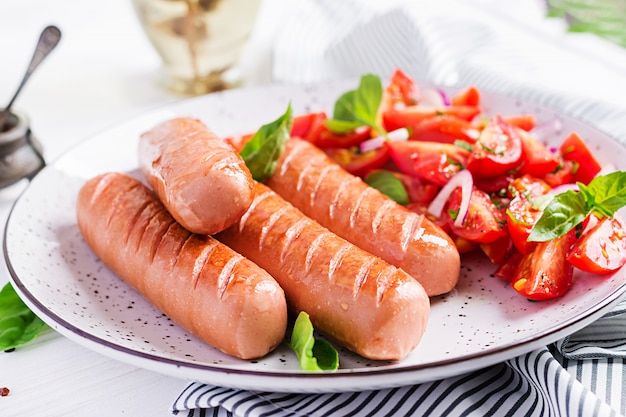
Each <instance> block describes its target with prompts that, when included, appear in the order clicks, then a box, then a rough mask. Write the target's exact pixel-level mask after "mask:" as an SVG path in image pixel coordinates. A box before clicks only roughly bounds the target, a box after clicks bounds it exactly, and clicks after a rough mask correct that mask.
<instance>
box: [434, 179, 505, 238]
mask: <svg viewBox="0 0 626 417" xmlns="http://www.w3.org/2000/svg"><path fill="white" fill-rule="evenodd" d="M460 205H461V189H460V188H457V189H456V190H455V191H453V192H452V194H451V195H450V199H449V200H448V204H447V205H446V209H445V210H444V212H443V215H442V217H443V216H445V217H446V218H447V221H448V225H449V226H450V230H451V231H452V233H454V234H455V235H456V236H459V237H462V238H464V239H467V240H469V241H472V242H475V243H490V242H494V241H496V240H498V239H500V238H503V237H505V236H506V235H507V230H506V215H505V214H504V213H503V212H502V211H501V210H499V209H498V208H497V207H496V206H495V205H494V204H493V203H492V202H491V199H490V198H489V195H488V194H487V193H485V192H484V191H481V190H479V189H478V188H476V187H474V188H473V190H472V196H471V198H470V205H469V209H468V211H467V216H466V217H465V221H464V223H463V225H462V226H460V227H457V226H456V225H455V224H454V219H453V218H452V217H451V213H458V211H459V207H460Z"/></svg>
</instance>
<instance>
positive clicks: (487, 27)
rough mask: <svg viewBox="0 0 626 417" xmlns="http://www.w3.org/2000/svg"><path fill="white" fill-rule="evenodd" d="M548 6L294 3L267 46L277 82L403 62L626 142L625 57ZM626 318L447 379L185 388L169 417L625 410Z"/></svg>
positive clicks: (486, 1)
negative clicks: (367, 385)
mask: <svg viewBox="0 0 626 417" xmlns="http://www.w3.org/2000/svg"><path fill="white" fill-rule="evenodd" d="M276 1H279V0H276ZM381 3H382V4H381ZM542 4H543V3H540V2H536V3H533V2H519V1H515V0H471V1H461V0H442V1H438V2H432V1H425V0H411V1H402V0H398V1H393V0H389V1H386V2H375V1H373V0H343V1H336V0H300V1H298V2H289V4H288V5H285V8H286V9H285V11H284V12H283V16H282V18H281V19H280V21H281V22H282V23H281V25H279V27H278V29H277V32H276V35H275V39H274V43H273V47H272V48H273V69H272V71H273V78H274V80H275V81H276V82H317V81H324V80H331V79H337V78H346V77H358V76H360V75H362V74H364V73H367V72H372V73H376V74H378V75H380V76H381V78H383V79H385V78H386V77H389V76H390V75H391V74H392V72H393V71H394V70H395V69H396V68H402V69H403V70H405V71H406V72H407V73H408V74H409V75H411V76H412V77H414V78H415V79H416V80H420V81H426V82H429V83H433V84H439V85H456V86H465V85H470V84H473V85H476V86H477V87H479V88H480V89H484V90H488V91H493V92H496V93H503V94H507V95H513V96H515V97H519V98H521V99H525V100H531V101H535V102H537V103H540V104H543V105H545V106H548V107H552V108H555V109H558V110H559V111H561V112H563V113H566V114H569V115H571V116H573V117H577V118H579V119H582V120H583V121H585V122H587V123H589V124H591V125H594V126H596V127H597V128H599V129H601V130H603V131H605V132H608V133H609V134H611V135H612V136H614V137H615V138H617V139H618V140H620V141H623V142H624V143H626V101H623V94H624V92H625V91H626V52H625V51H623V50H618V49H617V47H616V46H615V45H608V43H607V44H604V43H594V42H595V41H594V40H593V39H591V38H589V37H587V36H584V35H578V34H568V33H566V32H565V29H564V28H561V27H559V26H558V22H552V21H551V22H547V21H545V17H544V14H543V13H544V10H543V9H542V8H541V7H540V6H541V5H542ZM287 9H288V11H287ZM286 13H289V14H288V17H286V16H287V15H286ZM589 45H597V47H596V46H592V47H589ZM583 64H584V65H583ZM590 74H593V76H590ZM625 313H626V301H623V302H622V303H620V304H618V305H617V306H616V307H615V308H614V309H613V310H612V311H611V312H609V313H608V314H606V315H605V316H603V317H602V318H601V319H599V320H597V321H596V322H594V323H592V324H591V325H589V326H588V327H586V328H584V329H582V330H579V331H578V332H576V333H574V334H572V335H570V336H568V337H565V338H563V339H561V340H559V341H557V342H555V343H553V344H551V345H549V346H546V347H544V348H541V349H537V350H534V351H532V352H529V353H527V354H524V355H521V356H518V357H515V358H512V359H510V360H507V361H505V362H503V363H500V364H497V365H493V366H490V367H488V368H485V369H481V370H478V371H475V372H471V373H468V374H464V375H459V376H455V377H451V378H447V379H444V380H438V381H432V382H428V383H423V384H419V385H412V386H403V387H398V388H390V389H383V390H378V391H359V392H347V393H324V394H296V393H274V392H250V391H244V390H236V389H231V388H224V387H217V386H211V385H207V384H202V383H190V384H189V385H187V387H186V388H185V389H184V390H183V391H182V393H181V394H180V395H179V396H178V398H177V399H176V400H175V401H174V403H173V405H172V409H171V412H172V413H173V414H175V415H186V416H237V417H244V416H246V417H247V416H250V417H257V416H278V417H283V416H285V417H287V416H353V417H366V416H367V417H382V416H390V417H395V416H481V417H482V416H515V417H517V416H520V417H521V416H554V417H560V416H621V415H626V391H625V389H626V362H625V361H626V314H625Z"/></svg>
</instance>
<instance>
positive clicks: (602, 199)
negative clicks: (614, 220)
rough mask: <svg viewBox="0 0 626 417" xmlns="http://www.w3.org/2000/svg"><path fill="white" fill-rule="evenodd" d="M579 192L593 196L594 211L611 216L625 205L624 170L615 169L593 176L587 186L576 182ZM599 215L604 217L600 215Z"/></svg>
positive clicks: (625, 175)
mask: <svg viewBox="0 0 626 417" xmlns="http://www.w3.org/2000/svg"><path fill="white" fill-rule="evenodd" d="M578 188H580V190H581V192H583V193H585V195H587V196H593V204H591V205H592V206H593V209H594V212H596V213H598V214H604V215H605V216H613V213H615V212H616V211H617V210H619V209H621V208H622V207H624V206H626V172H623V171H615V172H611V173H609V174H606V175H601V176H598V177H596V178H594V179H593V180H592V181H591V182H590V183H589V185H588V186H586V187H585V185H584V184H578ZM599 217H604V216H602V215H600V216H599Z"/></svg>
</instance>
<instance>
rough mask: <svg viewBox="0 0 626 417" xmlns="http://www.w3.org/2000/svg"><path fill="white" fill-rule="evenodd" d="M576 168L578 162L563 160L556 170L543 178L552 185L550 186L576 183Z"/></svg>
mask: <svg viewBox="0 0 626 417" xmlns="http://www.w3.org/2000/svg"><path fill="white" fill-rule="evenodd" d="M575 169H576V162H574V161H565V160H561V164H560V165H559V166H558V168H557V169H556V170H554V172H551V173H549V174H547V175H546V176H544V177H543V179H544V180H545V181H546V182H547V183H548V184H549V185H550V187H558V186H559V185H563V184H571V183H574V182H575V181H574V170H575Z"/></svg>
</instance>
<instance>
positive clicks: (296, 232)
mask: <svg viewBox="0 0 626 417" xmlns="http://www.w3.org/2000/svg"><path fill="white" fill-rule="evenodd" d="M310 222H311V220H310V219H308V218H306V217H302V218H301V219H299V220H298V221H297V222H295V223H294V224H293V225H291V226H290V227H289V229H287V231H286V232H285V242H284V245H283V250H282V251H281V252H280V263H281V264H284V263H285V258H286V257H287V255H288V254H289V249H290V248H291V246H292V243H293V242H294V240H296V239H297V238H298V236H300V233H301V232H302V230H303V229H304V228H305V227H307V225H308V224H309V223H310Z"/></svg>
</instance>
